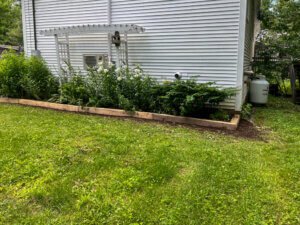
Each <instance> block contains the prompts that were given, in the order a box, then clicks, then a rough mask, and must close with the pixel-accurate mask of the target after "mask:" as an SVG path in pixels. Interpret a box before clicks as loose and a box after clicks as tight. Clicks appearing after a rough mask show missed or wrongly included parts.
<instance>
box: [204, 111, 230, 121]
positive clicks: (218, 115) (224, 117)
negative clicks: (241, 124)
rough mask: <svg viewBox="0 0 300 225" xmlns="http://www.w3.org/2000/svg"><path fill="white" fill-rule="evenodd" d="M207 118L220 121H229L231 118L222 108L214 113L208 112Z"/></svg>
mask: <svg viewBox="0 0 300 225" xmlns="http://www.w3.org/2000/svg"><path fill="white" fill-rule="evenodd" d="M209 118H210V119H212V120H220V121H227V122H229V121H230V119H231V117H230V115H229V113H228V112H227V111H225V110H222V109H219V110H217V111H215V112H214V113H212V114H210V115H209Z"/></svg>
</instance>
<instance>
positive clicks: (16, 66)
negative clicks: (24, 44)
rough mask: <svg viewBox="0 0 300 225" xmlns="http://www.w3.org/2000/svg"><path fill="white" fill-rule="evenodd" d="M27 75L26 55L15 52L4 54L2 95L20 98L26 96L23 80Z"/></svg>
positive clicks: (0, 69) (0, 80) (0, 77)
mask: <svg viewBox="0 0 300 225" xmlns="http://www.w3.org/2000/svg"><path fill="white" fill-rule="evenodd" d="M26 73H27V67H26V60H25V57H24V55H17V54H15V53H14V52H12V51H10V52H6V53H4V54H2V56H1V59H0V95H1V96H5V97H11V98H20V97H23V95H24V89H23V87H22V79H23V77H24V76H25V74H26Z"/></svg>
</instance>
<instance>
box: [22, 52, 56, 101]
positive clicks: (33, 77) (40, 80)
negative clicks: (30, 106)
mask: <svg viewBox="0 0 300 225" xmlns="http://www.w3.org/2000/svg"><path fill="white" fill-rule="evenodd" d="M25 65H26V67H27V69H26V70H27V72H26V73H25V75H24V76H23V77H22V79H21V85H22V87H23V89H24V92H25V93H24V95H25V96H24V97H25V98H30V99H37V100H40V99H41V100H48V99H49V98H51V96H52V95H53V94H56V93H58V88H59V85H58V80H57V79H56V78H55V77H54V76H53V75H52V73H51V71H50V69H49V68H48V66H47V65H46V63H45V62H44V60H43V59H41V58H38V57H34V56H33V57H31V58H29V59H27V60H26V61H25Z"/></svg>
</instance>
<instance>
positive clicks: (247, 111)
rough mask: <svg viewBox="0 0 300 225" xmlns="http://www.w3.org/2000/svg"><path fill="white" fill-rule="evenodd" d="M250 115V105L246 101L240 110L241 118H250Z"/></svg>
mask: <svg viewBox="0 0 300 225" xmlns="http://www.w3.org/2000/svg"><path fill="white" fill-rule="evenodd" d="M251 115H252V105H251V104H249V103H247V104H244V105H243V108H242V111H241V116H242V119H246V120H247V119H250V118H251Z"/></svg>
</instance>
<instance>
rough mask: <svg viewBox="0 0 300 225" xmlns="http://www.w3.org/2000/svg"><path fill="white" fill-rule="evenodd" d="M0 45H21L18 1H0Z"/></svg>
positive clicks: (20, 17) (20, 16) (19, 4)
mask: <svg viewBox="0 0 300 225" xmlns="http://www.w3.org/2000/svg"><path fill="white" fill-rule="evenodd" d="M0 44H7V45H23V35H22V13H21V3H20V0H0Z"/></svg>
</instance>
